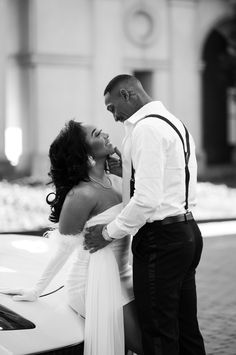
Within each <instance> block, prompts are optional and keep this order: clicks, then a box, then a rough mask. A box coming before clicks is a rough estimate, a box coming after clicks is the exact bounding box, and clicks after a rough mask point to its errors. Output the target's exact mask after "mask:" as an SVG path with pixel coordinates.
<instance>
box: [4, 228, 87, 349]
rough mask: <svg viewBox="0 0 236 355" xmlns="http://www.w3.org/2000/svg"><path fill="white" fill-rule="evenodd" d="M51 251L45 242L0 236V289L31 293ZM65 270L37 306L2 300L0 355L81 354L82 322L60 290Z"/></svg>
mask: <svg viewBox="0 0 236 355" xmlns="http://www.w3.org/2000/svg"><path fill="white" fill-rule="evenodd" d="M52 249H53V244H52V242H50V241H49V240H48V238H43V237H36V236H28V235H25V236H24V235H16V234H15V235H14V234H12V235H11V234H8V235H5V234H4V235H0V288H24V287H32V286H33V285H34V283H35V282H36V281H37V279H38V278H39V276H40V275H41V273H42V271H43V270H44V268H45V265H46V264H47V262H48V260H49V258H50V256H51V254H52V252H53V250H52ZM68 264H69V262H68V263H67V264H66V265H65V266H64V267H63V269H62V270H61V271H60V272H59V273H58V275H57V276H56V277H55V278H54V279H53V280H52V282H51V284H50V285H49V286H48V288H47V289H46V290H45V292H44V294H43V295H44V296H43V297H42V296H41V297H40V298H39V299H38V300H37V301H36V302H22V301H21V302H16V301H13V300H12V297H11V296H9V295H5V294H0V355H9V354H13V355H26V354H44V355H45V354H53V355H71V354H77V355H80V354H81V355H82V354H83V339H84V321H83V319H82V318H80V317H79V316H78V315H77V314H76V313H75V312H74V311H73V310H72V309H71V308H70V307H69V306H68V304H67V300H66V293H65V289H64V287H63V285H64V280H65V273H66V270H67V268H68V266H69V265H68Z"/></svg>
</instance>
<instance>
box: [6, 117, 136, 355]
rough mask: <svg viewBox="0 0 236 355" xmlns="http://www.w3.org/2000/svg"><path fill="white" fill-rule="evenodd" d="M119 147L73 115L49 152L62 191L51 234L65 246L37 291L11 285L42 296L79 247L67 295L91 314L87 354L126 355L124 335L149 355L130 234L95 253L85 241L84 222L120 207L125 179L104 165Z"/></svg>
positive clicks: (19, 293)
mask: <svg viewBox="0 0 236 355" xmlns="http://www.w3.org/2000/svg"><path fill="white" fill-rule="evenodd" d="M113 153H114V148H113V146H112V144H111V143H110V141H109V136H108V134H106V133H103V132H102V130H98V129H97V128H95V127H94V126H86V125H83V124H81V123H78V122H75V121H73V120H71V121H69V122H68V123H67V125H66V126H65V128H64V129H62V130H61V132H60V133H59V135H58V136H57V138H56V139H55V140H54V142H53V143H52V144H51V146H50V150H49V158H50V162H51V168H50V172H49V176H50V177H51V179H52V183H53V185H54V186H55V197H54V199H53V200H52V201H49V196H48V197H47V202H48V203H49V204H50V205H51V215H50V217H49V219H50V220H51V221H53V222H55V223H57V222H59V228H58V230H54V231H52V232H49V233H48V234H49V236H50V235H51V236H53V237H54V238H55V240H57V245H58V248H57V251H56V253H55V256H54V257H53V259H52V260H51V261H50V263H49V265H48V266H47V267H46V269H45V271H44V273H43V275H42V276H41V278H40V280H39V281H38V282H37V284H36V285H35V286H34V287H33V288H32V289H27V290H19V289H18V290H8V293H11V294H15V296H13V298H14V300H18V301H19V300H28V301H35V300H36V299H37V298H38V297H39V295H40V294H42V292H43V290H44V289H45V288H46V287H47V285H48V284H49V283H50V281H51V280H52V278H53V277H54V276H55V274H56V273H57V272H58V271H59V270H60V269H61V267H62V266H63V265H64V263H65V261H66V260H67V259H68V257H69V255H70V254H71V253H72V251H75V252H76V255H75V261H74V263H73V265H72V268H71V271H70V273H69V275H68V280H67V291H68V300H69V305H70V306H71V307H72V308H73V309H74V310H75V311H76V312H77V313H78V315H80V316H82V317H84V318H85V350H84V353H85V354H88V355H94V354H97V355H112V354H114V355H122V354H123V353H124V339H123V333H125V344H126V348H127V349H130V350H132V351H134V352H135V353H137V354H141V353H142V346H141V336H140V331H139V326H138V322H137V316H136V311H135V306H134V297H133V290H132V275H131V267H130V265H129V250H130V237H129V236H127V237H126V238H122V239H118V240H115V241H113V242H112V243H109V245H108V246H107V247H106V248H104V249H102V250H101V251H99V252H97V253H94V254H90V253H89V252H88V251H87V250H85V249H84V247H83V239H84V229H85V227H88V226H91V225H93V224H98V223H109V222H110V221H111V220H112V219H113V218H114V217H115V215H116V214H117V213H119V211H120V209H121V192H120V190H121V188H120V179H119V178H118V177H117V176H114V175H111V174H108V173H106V171H105V168H104V167H105V165H106V159H107V156H108V155H111V154H113ZM124 330H125V332H124ZM95 344H96V345H95Z"/></svg>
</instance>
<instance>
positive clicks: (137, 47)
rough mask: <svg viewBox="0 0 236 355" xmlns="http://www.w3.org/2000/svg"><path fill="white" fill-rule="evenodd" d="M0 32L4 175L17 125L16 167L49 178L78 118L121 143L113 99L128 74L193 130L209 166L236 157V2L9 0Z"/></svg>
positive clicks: (1, 7)
mask: <svg viewBox="0 0 236 355" xmlns="http://www.w3.org/2000/svg"><path fill="white" fill-rule="evenodd" d="M0 38H1V41H0V43H1V47H0V135H1V137H0V176H4V171H5V172H6V166H7V157H6V152H5V151H6V145H7V144H8V147H9V149H11V148H12V147H13V146H14V145H15V146H16V141H15V140H14V136H10V138H9V137H8V138H7V136H6V135H5V133H4V132H6V129H7V128H14V127H15V128H19V129H20V132H22V153H21V152H20V151H19V150H20V149H21V148H20V146H19V147H18V146H16V148H15V149H16V150H18V153H19V154H18V155H20V157H19V162H18V165H17V166H16V168H15V169H16V170H17V171H19V172H22V173H27V174H32V175H35V176H47V172H48V157H47V156H48V149H49V145H50V143H51V142H52V140H53V139H54V138H55V136H56V134H57V133H58V132H59V130H60V129H61V128H62V127H63V126H64V123H65V122H66V121H68V120H69V119H71V118H74V119H76V120H78V121H83V122H86V123H90V124H94V125H96V126H98V127H101V128H103V129H104V130H105V131H106V132H109V134H110V137H111V140H112V141H113V142H114V144H115V145H117V146H118V147H120V146H121V141H122V136H123V127H122V125H121V124H117V123H115V122H113V119H112V116H111V115H110V114H109V113H108V112H106V110H105V106H104V102H103V90H104V87H105V86H106V84H107V82H108V81H109V80H110V79H111V78H112V77H113V76H114V75H117V74H120V73H129V74H135V75H136V76H137V77H138V78H139V79H140V80H141V81H142V83H143V85H144V87H145V88H146V90H147V91H148V92H149V94H150V95H151V96H152V97H153V98H154V99H156V100H160V101H162V102H163V103H164V104H165V105H166V106H167V108H168V109H169V110H170V111H172V112H173V113H174V114H175V115H176V116H177V117H179V118H180V119H181V120H182V121H183V122H184V123H185V124H186V125H187V126H188V127H189V129H190V131H191V132H192V134H193V136H194V138H195V142H196V147H197V156H198V162H199V168H200V170H201V169H204V167H205V166H206V165H209V164H226V163H227V164H235V161H236V154H235V147H236V92H235V87H236V63H235V61H236V1H235V0H20V1H19V0H0ZM7 139H8V142H6V140H7ZM20 153H21V154H20ZM16 154H17V152H16ZM4 169H5V170H4Z"/></svg>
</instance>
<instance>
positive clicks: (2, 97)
mask: <svg viewBox="0 0 236 355" xmlns="http://www.w3.org/2000/svg"><path fill="white" fill-rule="evenodd" d="M6 18H7V0H0V43H1V46H0V179H2V178H4V177H7V176H8V174H9V173H10V171H11V165H10V163H9V161H8V159H7V157H6V155H5V128H6V61H7V43H6V41H7V34H6Z"/></svg>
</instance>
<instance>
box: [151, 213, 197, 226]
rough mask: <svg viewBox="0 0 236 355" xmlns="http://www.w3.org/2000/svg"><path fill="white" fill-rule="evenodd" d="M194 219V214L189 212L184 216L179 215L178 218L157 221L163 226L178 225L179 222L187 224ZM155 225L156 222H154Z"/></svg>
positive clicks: (172, 217)
mask: <svg viewBox="0 0 236 355" xmlns="http://www.w3.org/2000/svg"><path fill="white" fill-rule="evenodd" d="M192 219H193V215H192V212H187V213H183V214H179V215H177V216H171V217H166V218H164V219H163V220H161V221H156V222H157V223H158V224H161V225H162V226H164V225H166V224H172V223H178V222H187V221H191V220H192ZM154 223H155V222H154Z"/></svg>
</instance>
